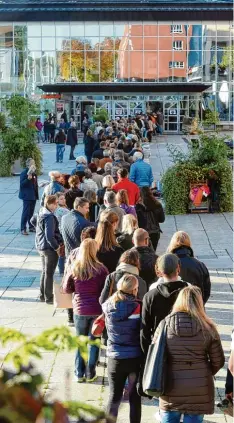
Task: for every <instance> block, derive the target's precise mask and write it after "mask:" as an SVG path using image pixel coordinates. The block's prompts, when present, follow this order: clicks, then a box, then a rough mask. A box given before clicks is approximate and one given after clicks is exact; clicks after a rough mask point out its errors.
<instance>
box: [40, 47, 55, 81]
mask: <svg viewBox="0 0 234 423" xmlns="http://www.w3.org/2000/svg"><path fill="white" fill-rule="evenodd" d="M41 74H42V76H43V82H44V83H47V84H48V83H53V82H54V81H55V80H56V62H55V52H54V51H45V52H43V54H42V56H41Z"/></svg>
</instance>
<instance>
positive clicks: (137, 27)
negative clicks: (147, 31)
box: [129, 23, 143, 37]
mask: <svg viewBox="0 0 234 423" xmlns="http://www.w3.org/2000/svg"><path fill="white" fill-rule="evenodd" d="M142 35H143V26H142V24H141V23H136V24H129V36H130V37H139V36H142Z"/></svg>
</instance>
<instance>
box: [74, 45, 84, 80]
mask: <svg viewBox="0 0 234 423" xmlns="http://www.w3.org/2000/svg"><path fill="white" fill-rule="evenodd" d="M84 69H85V62H84V52H83V51H82V52H79V53H74V52H72V53H71V81H72V82H84Z"/></svg>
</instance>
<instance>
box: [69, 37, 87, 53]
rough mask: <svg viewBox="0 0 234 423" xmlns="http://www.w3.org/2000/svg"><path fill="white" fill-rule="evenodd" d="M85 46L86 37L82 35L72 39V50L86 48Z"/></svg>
mask: <svg viewBox="0 0 234 423" xmlns="http://www.w3.org/2000/svg"><path fill="white" fill-rule="evenodd" d="M84 48H85V39H84V38H82V37H80V38H78V37H77V38H76V39H71V50H84Z"/></svg>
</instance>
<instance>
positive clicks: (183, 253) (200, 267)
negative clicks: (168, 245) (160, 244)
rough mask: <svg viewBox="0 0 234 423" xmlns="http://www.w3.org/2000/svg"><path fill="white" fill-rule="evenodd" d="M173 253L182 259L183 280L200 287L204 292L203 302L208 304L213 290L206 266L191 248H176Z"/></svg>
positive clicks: (181, 273)
mask: <svg viewBox="0 0 234 423" xmlns="http://www.w3.org/2000/svg"><path fill="white" fill-rule="evenodd" d="M172 253H174V254H176V255H177V256H178V257H179V259H180V262H181V269H180V276H181V279H182V280H184V281H186V282H189V283H191V284H192V285H195V286H198V288H200V290H201V292H202V297H203V301H204V303H206V302H207V301H208V299H209V297H210V289H211V283H210V275H209V272H208V269H207V267H206V265H205V264H204V263H202V262H201V261H199V260H197V259H196V258H195V257H194V255H193V250H192V248H190V247H185V246H182V247H179V248H175V249H174V250H173V251H172Z"/></svg>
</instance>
